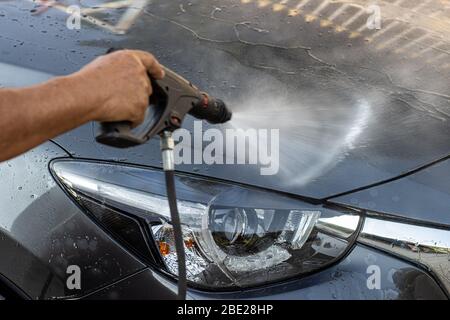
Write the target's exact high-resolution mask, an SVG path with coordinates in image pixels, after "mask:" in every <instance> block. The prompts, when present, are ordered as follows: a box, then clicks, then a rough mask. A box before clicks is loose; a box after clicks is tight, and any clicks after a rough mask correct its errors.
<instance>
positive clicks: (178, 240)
mask: <svg viewBox="0 0 450 320" xmlns="http://www.w3.org/2000/svg"><path fill="white" fill-rule="evenodd" d="M164 172H165V177H166V190H167V198H168V200H169V208H170V217H171V220H172V226H173V233H174V238H175V249H176V252H177V257H178V300H185V299H186V287H187V280H186V256H185V253H184V241H183V231H182V230H181V221H180V214H179V213H178V206H177V194H176V190H175V175H174V171H172V170H168V171H164Z"/></svg>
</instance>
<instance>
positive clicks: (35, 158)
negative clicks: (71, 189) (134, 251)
mask: <svg viewBox="0 0 450 320" xmlns="http://www.w3.org/2000/svg"><path fill="white" fill-rule="evenodd" d="M63 156H67V154H66V153H64V152H63V151H62V150H61V149H60V148H59V147H57V146H56V145H55V144H53V143H51V142H47V143H44V144H43V145H41V146H39V147H37V148H35V149H33V150H31V151H30V152H28V153H25V154H23V155H21V156H19V157H17V158H15V159H13V160H10V161H6V162H3V163H1V164H0V179H1V181H6V182H7V183H2V184H1V186H0V212H2V213H3V214H2V215H0V252H1V253H2V256H1V259H0V273H1V274H2V275H3V276H4V277H6V278H8V279H9V280H10V281H12V282H13V283H15V284H16V286H18V287H20V288H21V289H22V290H23V291H24V292H25V293H26V294H27V295H28V296H29V297H31V298H41V299H48V298H58V297H67V296H80V295H85V294H87V293H89V292H92V291H93V290H95V289H98V288H100V287H102V286H104V285H106V284H110V283H111V282H114V281H116V280H118V279H121V278H123V277H126V276H127V275H130V274H132V273H134V272H136V271H139V270H141V269H143V268H144V267H145V265H144V264H143V263H142V262H140V261H139V260H138V259H137V258H135V257H134V256H133V255H131V254H130V253H129V252H127V251H126V250H125V249H124V248H123V247H122V246H120V245H119V244H118V243H117V242H116V241H115V240H114V239H113V238H111V237H110V236H109V235H108V234H106V233H105V232H104V231H103V230H102V229H101V228H100V227H99V226H97V225H96V224H95V223H94V222H93V220H91V219H90V218H89V217H88V216H87V215H86V214H85V213H84V212H82V211H81V210H80V209H79V208H78V207H77V206H76V205H75V204H74V203H73V202H72V201H71V199H70V198H69V197H68V196H67V195H66V194H65V193H64V192H63V191H62V189H61V188H60V187H59V186H58V185H57V184H56V183H55V181H54V180H53V178H52V176H51V174H50V172H49V168H48V163H49V161H50V159H52V158H55V157H63ZM69 265H78V266H80V268H81V272H82V283H81V290H69V289H68V288H67V286H66V279H67V277H68V274H67V273H66V271H67V267H68V266H69Z"/></svg>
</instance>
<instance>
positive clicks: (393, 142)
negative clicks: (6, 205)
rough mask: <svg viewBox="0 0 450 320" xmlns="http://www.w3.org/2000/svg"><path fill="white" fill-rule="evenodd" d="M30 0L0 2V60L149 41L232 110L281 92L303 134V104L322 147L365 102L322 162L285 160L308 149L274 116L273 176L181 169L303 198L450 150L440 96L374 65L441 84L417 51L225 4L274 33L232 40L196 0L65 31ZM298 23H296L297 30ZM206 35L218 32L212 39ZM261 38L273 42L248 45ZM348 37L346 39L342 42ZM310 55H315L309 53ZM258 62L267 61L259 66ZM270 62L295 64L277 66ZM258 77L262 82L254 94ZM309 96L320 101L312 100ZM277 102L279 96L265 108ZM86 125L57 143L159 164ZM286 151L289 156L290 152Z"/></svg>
mask: <svg viewBox="0 0 450 320" xmlns="http://www.w3.org/2000/svg"><path fill="white" fill-rule="evenodd" d="M230 3H234V2H233V1H231V2H230ZM32 8H33V5H32V4H30V3H28V2H26V1H25V2H20V3H19V2H13V1H6V2H5V3H4V4H2V5H1V6H0V9H1V11H2V12H3V13H5V15H4V16H3V17H1V18H0V29H1V30H2V37H0V47H1V48H2V56H1V60H2V61H4V62H8V63H12V64H16V65H20V66H24V67H29V68H34V69H38V70H42V71H45V72H47V73H49V74H66V73H68V72H71V71H74V70H76V69H78V68H80V67H81V66H82V65H83V64H85V63H86V62H88V61H89V60H91V59H92V58H93V57H95V56H98V55H101V54H103V53H104V52H105V51H106V49H107V48H109V47H126V48H141V49H146V50H150V51H152V52H154V53H155V55H156V56H157V57H158V58H159V59H160V60H161V62H162V63H164V64H166V65H167V66H169V67H170V68H172V69H175V70H176V71H178V72H179V73H181V74H182V75H183V76H185V77H186V78H188V79H190V80H191V81H193V82H194V83H196V84H198V85H199V87H201V88H204V89H206V90H208V91H209V92H211V93H212V94H214V95H217V96H219V97H223V98H224V99H225V100H226V101H229V102H231V103H234V104H235V105H234V108H235V109H236V110H239V108H245V107H246V106H245V103H243V105H239V104H238V103H237V102H239V101H244V102H245V101H246V100H245V99H246V97H248V96H249V95H253V94H260V95H263V99H266V100H270V99H273V98H279V97H281V98H283V99H287V100H288V101H297V102H298V112H296V113H295V114H293V115H292V117H298V119H299V123H300V124H299V128H296V129H299V130H300V133H299V134H300V136H301V135H302V131H301V130H302V128H301V120H302V114H303V115H304V114H305V112H313V113H314V121H315V124H316V125H317V126H318V128H317V129H318V131H317V132H315V133H316V137H315V139H317V143H318V147H319V148H320V145H321V144H323V145H324V147H327V148H328V147H330V144H329V143H327V141H326V140H327V139H328V140H329V139H330V137H331V139H332V137H333V134H335V135H336V137H337V138H336V139H337V140H336V143H341V141H340V140H342V139H343V135H345V134H346V131H348V130H350V127H351V126H352V125H354V121H353V120H354V119H353V118H352V117H353V115H354V114H355V113H356V112H357V106H358V104H359V103H360V101H361V99H365V100H367V103H368V104H369V105H370V110H371V114H370V119H368V120H367V123H365V124H364V126H362V127H361V128H356V129H358V130H361V132H360V133H359V134H358V136H357V138H355V140H354V141H353V142H352V143H351V145H349V146H346V147H345V148H342V150H339V152H336V154H333V156H332V158H331V159H328V160H326V161H325V160H323V159H321V158H324V157H327V156H329V154H328V150H324V153H323V157H318V159H317V161H314V162H312V163H309V164H308V165H306V166H305V165H303V167H302V166H301V162H299V161H295V159H296V158H295V156H299V157H300V160H301V159H302V158H301V157H302V153H306V155H305V157H307V158H308V159H309V158H310V155H308V154H307V153H308V150H303V149H298V148H301V146H302V142H303V141H302V140H301V139H299V138H298V135H296V136H293V135H292V132H291V131H292V129H293V128H283V123H279V124H276V125H277V126H279V127H280V135H281V137H280V140H281V141H290V144H289V146H284V147H283V146H282V147H281V148H282V149H281V152H282V154H281V155H280V157H281V158H280V162H281V164H282V170H280V172H279V173H278V174H277V175H274V176H261V175H260V172H259V167H258V166H249V165H247V166H245V167H243V169H242V168H240V166H239V165H226V166H223V165H212V166H211V165H182V166H179V167H178V169H179V170H184V171H190V172H193V171H195V172H197V173H198V174H204V175H207V176H212V177H218V178H226V179H229V180H234V181H238V182H244V183H251V184H254V185H257V186H263V187H266V188H271V189H274V190H279V191H284V192H288V193H292V194H297V195H303V196H307V197H312V198H326V197H330V196H333V195H335V194H340V193H342V192H346V191H349V190H352V189H355V188H359V187H362V186H365V185H370V184H372V183H375V182H378V181H383V180H386V179H389V178H392V177H395V176H397V175H400V174H402V173H405V172H407V171H409V170H413V169H415V168H417V167H419V166H422V165H426V164H427V163H429V162H431V161H434V160H437V159H440V158H443V157H445V156H447V155H449V154H450V127H449V126H448V123H447V121H446V119H447V117H446V116H445V112H442V113H440V114H439V117H438V116H436V110H435V109H436V108H437V109H439V108H443V107H446V106H447V107H448V105H447V102H448V101H447V100H446V99H443V98H442V99H441V98H440V97H439V96H432V98H433V103H435V105H434V106H435V108H434V109H433V108H431V107H430V106H428V107H427V106H426V105H425V104H424V105H417V104H420V101H421V100H423V97H422V96H421V95H419V94H418V93H417V92H415V91H414V90H406V89H404V88H403V87H402V86H400V85H398V86H397V85H394V84H393V83H391V82H390V81H389V77H388V76H386V75H385V74H384V75H383V72H384V71H385V70H386V69H390V68H391V69H392V68H397V67H399V68H400V67H401V68H404V69H406V70H412V71H411V72H412V74H411V75H410V76H408V77H406V78H405V79H403V78H399V79H397V78H395V79H391V81H394V80H395V81H398V82H399V83H400V82H402V81H403V80H405V81H407V82H408V83H409V84H410V82H411V81H412V82H415V83H413V84H410V86H413V85H414V86H416V87H419V88H421V89H424V90H425V89H429V88H427V86H428V85H431V81H429V80H430V79H433V81H432V82H433V83H438V84H439V86H438V88H433V89H444V88H448V86H446V85H445V84H446V83H448V73H447V74H446V73H441V72H439V70H438V72H435V71H434V70H431V69H430V70H428V69H424V68H421V69H420V73H418V72H416V71H415V70H417V69H419V68H420V65H418V63H419V64H420V61H419V62H418V61H414V60H407V59H404V58H403V57H402V56H396V55H393V54H392V55H385V54H382V53H380V52H376V51H373V50H371V49H370V48H369V47H367V45H366V43H365V41H364V40H363V39H360V38H357V39H354V40H349V39H348V38H347V36H346V35H345V34H330V33H328V34H322V33H321V29H320V27H319V26H318V25H317V24H316V23H311V24H307V23H306V24H305V23H304V22H302V21H301V19H298V20H295V19H290V18H289V17H287V16H283V15H282V14H281V13H274V12H270V13H269V12H268V11H267V10H269V9H268V8H258V9H254V8H253V7H252V6H240V7H239V6H238V7H234V6H231V5H230V6H229V7H228V9H227V10H229V11H230V14H229V15H227V18H231V17H232V18H233V20H236V21H240V20H246V21H247V20H250V21H252V20H251V18H250V17H249V13H251V12H252V13H253V15H254V14H256V15H257V16H258V14H260V15H261V16H262V17H265V19H264V20H263V21H259V23H261V24H264V27H266V28H267V29H274V30H277V31H276V32H273V33H270V32H269V33H258V32H255V31H254V30H253V31H252V30H247V31H246V30H244V31H245V32H244V31H241V33H242V34H243V35H242V36H245V39H246V42H242V41H236V34H235V29H233V28H232V27H230V26H229V23H228V24H227V23H224V22H220V21H218V20H217V19H213V18H211V17H209V14H210V13H211V11H213V10H214V8H215V4H214V3H210V2H205V1H194V2H193V4H192V6H191V9H190V10H189V12H188V13H185V14H180V9H179V5H178V4H176V3H174V2H153V3H152V4H151V5H150V6H149V7H148V9H147V11H146V12H145V13H144V14H142V16H141V17H140V19H139V20H138V22H137V23H136V25H135V26H134V27H133V28H132V29H131V30H130V31H129V33H128V34H126V35H123V36H116V35H111V34H110V33H108V32H106V31H104V30H101V29H99V28H96V27H93V26H91V25H89V24H83V29H82V30H81V31H80V30H67V29H66V28H65V27H64V23H65V19H64V18H65V16H64V14H63V13H61V12H59V11H52V10H49V11H48V12H46V13H45V14H43V15H40V16H32V15H31V14H30V12H29V10H30V9H32ZM252 10H256V11H252ZM224 14H225V13H224ZM267 14H270V17H269V16H268V15H267ZM241 16H242V17H241ZM250 16H252V15H250ZM208 17H209V18H208ZM11 20H14V21H13V22H14V23H12V22H11ZM50 21H51V22H50ZM255 23H256V22H255ZM180 24H182V25H186V26H185V27H182V26H180ZM227 26H228V27H227ZM190 28H194V29H195V30H197V33H200V34H202V38H201V39H198V37H196V36H195V34H193V33H192V32H191V31H189V29H190ZM244 29H245V28H244ZM297 30H303V31H302V32H300V33H299V32H298V31H297ZM41 31H45V33H42V32H41ZM317 34H321V37H318V38H316V37H315V36H314V35H317ZM281 35H282V36H281ZM204 38H205V39H206V38H207V39H210V38H213V39H222V40H223V41H222V42H221V41H216V42H211V41H207V40H205V39H204ZM278 38H281V39H278ZM280 41H282V43H279V42H280ZM267 42H269V43H271V44H270V45H262V44H254V43H267ZM349 42H350V43H351V47H350V46H347V45H346V44H347V43H349ZM299 43H300V44H301V45H304V46H305V47H309V48H312V49H311V51H308V50H304V49H301V48H300V49H285V48H287V47H296V46H298V45H299ZM333 52H334V53H336V52H340V53H343V52H345V53H346V55H344V54H334V55H333ZM311 53H312V54H314V57H315V56H319V57H320V59H319V60H318V59H313V57H312V56H311ZM351 56H355V57H357V58H356V60H351V59H350V60H349V58H348V57H351ZM253 60H254V61H253ZM320 61H322V62H320ZM324 62H325V63H324ZM259 65H269V66H271V65H273V66H274V67H273V68H260V67H258V66H259ZM281 66H283V67H281ZM299 66H301V68H300V67H299ZM277 67H279V68H281V70H284V69H293V70H297V69H298V71H296V73H295V74H289V73H288V74H286V73H283V72H280V70H279V69H277ZM277 70H278V71H277ZM395 76H396V75H395V74H394V75H392V76H391V78H392V77H395ZM414 76H417V77H416V78H417V79H416V78H414ZM419 76H420V77H419ZM4 82H5V80H2V83H4ZM262 87H264V90H265V91H264V92H258V88H262ZM402 88H403V89H402ZM421 94H423V93H421ZM411 99H412V100H414V103H415V104H413V103H412V102H411V101H410V100H411ZM315 104H318V105H319V106H320V107H318V108H312V107H311V106H314V105H315ZM337 104H338V105H339V108H337V107H336V105H337ZM277 107H280V108H281V107H282V106H274V108H277ZM311 108H312V109H313V110H312V111H311ZM281 110H283V109H282V108H281ZM439 110H440V109H439ZM336 119H340V120H339V123H338V125H339V128H338V129H337V132H333V131H331V132H330V129H329V127H332V126H333V124H336V123H335V122H336V121H338V120H336ZM185 127H186V128H187V129H192V122H191V121H187V122H186V123H185ZM304 130H307V129H306V128H305V129H304ZM306 133H309V132H306ZM94 134H95V129H93V127H92V125H91V124H88V125H86V126H83V127H81V128H79V129H76V130H74V131H72V132H70V133H67V134H65V135H62V136H60V137H58V138H57V139H56V141H57V142H58V143H59V144H60V145H62V146H63V147H64V148H66V149H67V150H68V151H69V152H70V153H74V154H76V155H77V156H79V157H84V158H102V159H118V160H122V161H126V162H130V163H136V164H143V165H152V166H159V165H160V156H159V151H158V150H159V148H158V142H157V141H156V140H155V141H152V142H150V143H148V144H147V145H145V146H142V147H138V148H132V149H129V150H116V149H113V148H108V147H103V146H100V145H98V144H96V143H95V141H94ZM297 134H298V132H297ZM340 137H341V138H342V139H341V138H340ZM339 139H340V140H339ZM291 156H294V158H293V160H292V159H291V158H290V157H291ZM321 161H323V162H324V165H323V166H321V167H320V168H312V167H314V163H316V162H321ZM309 165H311V166H312V167H308V166H309ZM236 169H238V170H236ZM313 169H314V170H316V171H317V172H316V173H315V174H314V175H313V176H311V177H309V178H308V179H306V180H304V179H302V177H303V176H302V174H303V173H304V172H309V171H310V170H313ZM314 170H313V171H314ZM297 178H298V179H297Z"/></svg>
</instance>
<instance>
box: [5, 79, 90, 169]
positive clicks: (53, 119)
mask: <svg viewBox="0 0 450 320" xmlns="http://www.w3.org/2000/svg"><path fill="white" fill-rule="evenodd" d="M75 86H79V84H78V83H77V82H76V77H74V76H72V77H61V78H55V79H53V80H50V81H48V82H46V83H43V84H40V85H37V86H33V87H29V88H24V89H0V114H1V116H0V128H1V130H2V132H1V134H0V161H4V160H7V159H10V158H12V157H15V156H17V155H19V154H20V153H22V152H25V151H26V150H29V149H31V148H33V147H35V146H37V145H39V144H41V143H43V142H44V141H46V140H48V139H51V138H54V137H55V136H57V135H59V134H61V133H63V132H65V131H68V130H71V129H73V128H76V127H78V126H80V125H82V124H84V123H86V122H88V121H91V120H93V119H94V118H95V103H94V102H93V101H92V99H90V97H89V92H86V94H85V95H83V96H82V97H80V95H79V94H78V96H75V95H74V92H77V90H74V87H75Z"/></svg>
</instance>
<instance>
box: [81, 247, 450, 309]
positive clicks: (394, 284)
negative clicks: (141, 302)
mask: <svg viewBox="0 0 450 320" xmlns="http://www.w3.org/2000/svg"><path fill="white" fill-rule="evenodd" d="M373 263H376V264H377V265H379V267H380V277H381V282H380V284H381V286H380V290H370V289H368V287H367V276H368V273H367V267H368V266H369V265H370V264H373ZM155 277H156V278H158V275H157V274H155V273H154V272H153V271H152V270H151V269H147V270H145V271H142V272H140V273H138V274H136V275H133V276H131V277H129V278H127V279H124V280H121V281H119V282H117V283H115V284H113V285H111V286H109V287H106V288H104V289H103V290H99V291H97V292H95V293H92V294H90V295H88V296H87V297H84V298H85V299H113V300H114V299H124V300H126V299H164V298H165V296H158V294H156V293H155V291H156V290H149V289H148V286H147V284H148V283H149V282H150V281H154V279H155ZM166 285H167V288H169V289H170V290H176V287H175V286H174V285H173V284H171V283H167V284H166ZM267 298H270V299H280V300H290V299H308V300H315V299H319V300H335V299H347V300H359V299H364V300H376V299H399V300H411V299H420V300H421V299H433V300H441V299H442V300H445V299H447V296H446V295H445V294H444V292H443V291H442V289H441V288H440V287H439V286H438V285H437V283H436V282H435V280H434V279H433V278H431V277H430V276H429V275H427V274H426V273H425V272H423V271H422V270H421V269H418V268H417V267H415V266H413V265H411V264H408V263H406V262H402V261H400V260H397V259H395V258H392V257H389V256H387V255H386V254H383V253H381V252H379V251H376V250H373V249H369V248H367V247H365V246H363V245H358V246H356V247H355V248H354V249H353V250H352V252H351V253H350V254H349V255H348V256H347V257H346V258H345V259H343V260H342V261H341V262H340V263H339V264H337V265H335V266H333V267H331V268H328V269H326V270H324V271H322V272H319V273H316V274H313V275H311V276H308V277H305V278H302V279H299V280H292V281H288V282H286V283H282V284H276V285H270V286H267V287H264V288H260V289H253V290H246V291H242V292H232V293H204V292H198V291H193V290H191V291H189V292H188V299H202V300H205V299H206V300H207V299H267Z"/></svg>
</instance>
